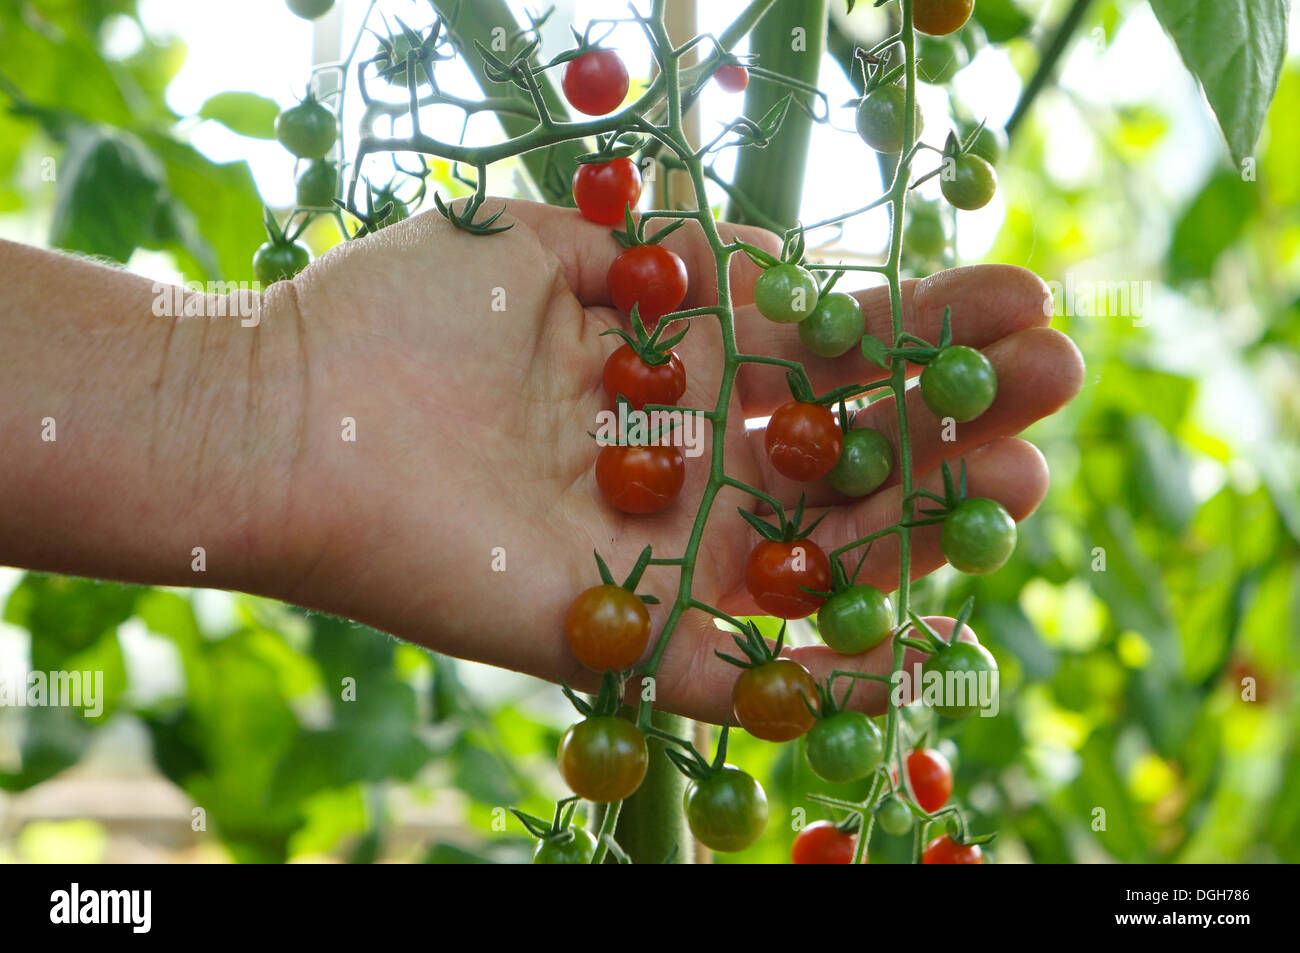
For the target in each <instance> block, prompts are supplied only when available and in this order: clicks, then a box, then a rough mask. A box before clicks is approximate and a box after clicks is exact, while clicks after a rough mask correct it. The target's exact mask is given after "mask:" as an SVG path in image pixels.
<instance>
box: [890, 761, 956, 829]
mask: <svg viewBox="0 0 1300 953" xmlns="http://www.w3.org/2000/svg"><path fill="white" fill-rule="evenodd" d="M891 773H892V774H893V776H894V783H895V784H897V783H898V771H897V769H895V770H893V771H892V772H891ZM907 779H908V781H910V782H911V783H912V791H913V792H914V793H915V794H916V803H917V804H918V805H920V807H921V809H922V810H924V811H927V812H929V813H931V814H933V813H934V812H935V811H937V810H939V808H941V807H943V806H944V804H945V803H946V802H947V800H948V796H949V795H950V794H952V765H950V764H949V763H948V759H947V758H945V757H944V756H943V752H941V751H937V750H935V749H934V748H917V749H915V750H914V751H912V752H911V753H910V754H908V756H907Z"/></svg>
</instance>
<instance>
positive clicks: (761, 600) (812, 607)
mask: <svg viewBox="0 0 1300 953" xmlns="http://www.w3.org/2000/svg"><path fill="white" fill-rule="evenodd" d="M801 586H807V587H808V588H809V589H816V590H817V591H819V592H826V591H828V590H829V589H830V587H831V563H830V560H829V559H827V558H826V554H825V553H824V552H822V548H821V547H820V546H818V545H817V544H816V543H814V542H813V541H812V540H810V539H796V540H792V541H790V542H788V543H782V542H773V541H772V540H770V539H765V540H763V541H762V542H761V543H759V544H758V545H757V546H755V547H754V549H753V550H752V551H751V552H750V554H749V559H748V561H746V563H745V588H746V589H748V590H749V594H750V595H751V596H752V597H753V599H754V601H755V602H757V603H758V606H759V608H760V609H762V610H763V611H764V612H766V613H768V614H770V615H774V616H776V617H777V618H780V619H802V618H804V617H805V616H810V615H812V614H813V613H814V612H816V611H817V610H818V608H820V607H821V604H822V602H823V601H824V600H823V599H822V597H821V596H814V595H813V594H812V593H811V592H804V591H803V589H801V588H800V587H801Z"/></svg>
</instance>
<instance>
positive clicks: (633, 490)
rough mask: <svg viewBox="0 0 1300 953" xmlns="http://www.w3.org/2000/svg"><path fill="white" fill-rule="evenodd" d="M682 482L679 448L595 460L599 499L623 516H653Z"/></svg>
mask: <svg viewBox="0 0 1300 953" xmlns="http://www.w3.org/2000/svg"><path fill="white" fill-rule="evenodd" d="M685 482H686V457H685V456H683V455H682V451H681V448H680V447H658V446H655V447H623V446H609V447H602V448H601V451H600V455H599V456H597V457H596V486H597V487H599V488H600V495H601V496H603V497H604V498H605V502H607V503H608V504H609V505H610V506H612V507H614V509H616V510H619V511H621V512H623V513H634V514H638V515H639V514H643V513H656V512H658V511H659V510H662V509H663V508H664V507H666V506H668V505H669V504H670V503H672V501H673V500H675V499H677V494H678V493H680V492H682V485H683V484H684V483H685ZM823 558H825V557H823Z"/></svg>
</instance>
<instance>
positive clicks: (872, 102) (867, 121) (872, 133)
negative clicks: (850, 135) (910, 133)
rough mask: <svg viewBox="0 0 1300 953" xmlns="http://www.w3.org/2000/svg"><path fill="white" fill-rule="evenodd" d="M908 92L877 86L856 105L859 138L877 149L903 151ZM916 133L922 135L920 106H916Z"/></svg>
mask: <svg viewBox="0 0 1300 953" xmlns="http://www.w3.org/2000/svg"><path fill="white" fill-rule="evenodd" d="M906 96H907V93H906V91H905V90H904V89H903V87H902V86H893V85H890V86H877V87H876V88H875V89H873V90H872V91H871V92H869V93H867V95H866V96H864V97H863V99H862V102H860V103H859V104H858V113H857V127H858V135H859V136H861V137H862V141H863V142H865V143H866V144H867V145H869V146H871V148H873V149H875V150H876V151H877V152H884V153H895V152H902V151H903V133H904V131H905V130H904V128H903V122H904V119H905V117H906V112H905V110H906V108H907V100H906ZM914 114H915V116H916V135H917V136H918V137H919V136H920V135H921V126H922V123H923V121H924V120H923V118H922V116H921V105H920V103H917V104H916V105H915V109H914Z"/></svg>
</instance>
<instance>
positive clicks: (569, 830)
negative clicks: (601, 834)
mask: <svg viewBox="0 0 1300 953" xmlns="http://www.w3.org/2000/svg"><path fill="white" fill-rule="evenodd" d="M580 800H581V798H579V797H578V796H577V795H576V794H574V795H570V796H569V797H566V798H561V799H560V800H558V801H556V802H555V814H554V816H553V817H552V818H551V820H549V821H545V820H542V818H540V817H535V816H534V815H532V814H526V813H525V812H523V811H520V810H518V809H516V808H513V807H512V808H511V809H510V813H511V814H513V815H514V816H515V817H517V818H518V819H519V823H520V824H522V825H524V829H525V830H527V831H528V833H530V834H532V835H533V837H535V838H537V840H538V845H537V850H536V851H535V852H534V855H533V857H534V863H556V862H559V863H565V862H568V863H573V861H571V860H570V861H563V860H557V861H552V860H539V855H541V854H543V852H546V851H550V852H553V853H555V854H557V855H563V854H566V853H569V854H583V853H585V848H586V847H587V844H588V842H590V841H591V840H592V837H591V835H590V834H589V833H588V832H587V831H585V830H583V829H582V828H580V827H574V826H573V815H574V812H575V811H576V810H577V808H578V802H579V801H580ZM586 862H587V863H590V860H587V861H586Z"/></svg>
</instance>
